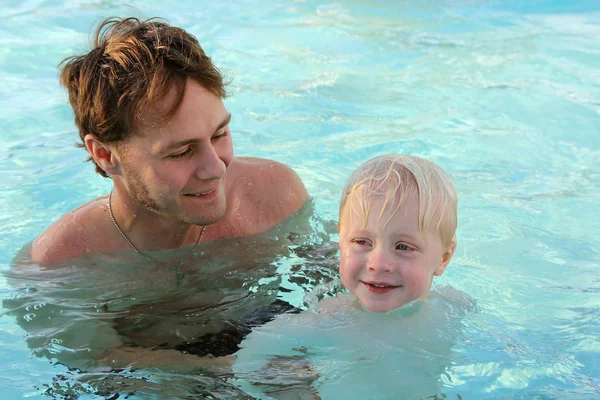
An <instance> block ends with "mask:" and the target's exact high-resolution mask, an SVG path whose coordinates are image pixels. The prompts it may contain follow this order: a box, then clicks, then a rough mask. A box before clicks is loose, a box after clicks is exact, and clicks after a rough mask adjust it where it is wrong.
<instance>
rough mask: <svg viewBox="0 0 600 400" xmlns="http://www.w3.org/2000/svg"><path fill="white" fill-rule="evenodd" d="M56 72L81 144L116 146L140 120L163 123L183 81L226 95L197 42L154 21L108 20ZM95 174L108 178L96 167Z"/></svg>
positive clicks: (175, 105)
mask: <svg viewBox="0 0 600 400" xmlns="http://www.w3.org/2000/svg"><path fill="white" fill-rule="evenodd" d="M59 67H60V69H61V72H60V83H61V84H62V85H63V86H64V87H66V88H67V90H68V92H69V101H70V103H71V106H72V107H73V112H74V113H75V124H76V125H77V128H78V129H79V136H80V137H81V140H82V142H83V140H84V138H85V136H86V135H87V134H93V135H96V136H97V137H98V138H99V139H100V140H101V141H102V142H104V143H117V142H120V141H122V140H124V139H126V138H127V137H129V136H130V135H132V134H134V133H135V132H136V129H140V128H141V122H142V119H143V118H146V119H148V118H152V122H151V123H152V124H156V123H164V122H165V121H166V120H168V119H169V118H170V117H172V116H173V115H174V114H175V113H176V112H177V110H178V109H179V106H180V105H181V102H182V100H183V96H184V93H185V87H186V81H187V79H188V78H190V79H193V80H195V81H196V82H197V83H199V84H200V85H201V86H202V87H204V88H205V89H206V90H208V91H209V92H211V93H213V94H214V95H216V96H219V97H221V98H224V97H226V95H227V92H226V90H225V86H226V83H225V82H224V80H223V76H222V75H221V72H220V71H219V70H218V69H217V67H215V65H214V64H213V63H212V61H211V59H210V57H208V56H207V55H206V53H205V52H204V50H203V49H202V47H201V46H200V44H199V43H198V40H197V39H196V38H195V37H194V36H193V35H191V34H189V33H187V32H186V31H185V30H183V29H181V28H177V27H174V26H171V25H170V24H169V23H167V22H166V21H164V20H161V19H158V18H151V19H147V20H139V19H137V18H124V19H122V18H108V19H106V20H104V21H102V22H101V23H100V25H99V26H98V28H97V30H96V32H95V35H94V39H93V44H92V50H91V51H90V52H88V53H86V54H83V55H79V56H72V57H68V58H66V59H64V60H63V61H62V62H61V63H60V65H59ZM171 90H174V91H175V99H174V101H172V102H171V104H170V107H168V109H167V110H162V109H161V110H160V111H159V110H158V109H157V108H156V105H157V102H159V101H161V100H164V99H165V98H166V96H167V93H169V92H170V91H171ZM80 146H81V147H84V144H83V143H81V144H80ZM88 160H91V161H93V159H92V158H91V157H90V158H89V159H88ZM96 172H98V173H99V174H100V175H102V176H104V177H107V176H108V175H107V174H106V172H104V171H103V170H102V169H101V168H100V167H99V166H98V165H97V164H96Z"/></svg>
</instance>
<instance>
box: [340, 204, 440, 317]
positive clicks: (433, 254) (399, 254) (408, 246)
mask: <svg viewBox="0 0 600 400" xmlns="http://www.w3.org/2000/svg"><path fill="white" fill-rule="evenodd" d="M384 200H385V198H384V196H380V197H379V198H377V199H376V200H375V202H374V203H373V205H372V207H371V209H370V212H369V215H368V217H367V223H366V225H365V226H364V228H363V217H361V216H359V215H356V214H354V215H352V213H353V211H352V207H351V205H350V204H349V203H348V204H346V205H345V206H344V209H343V211H342V216H341V219H340V252H341V259H340V276H341V279H342V283H343V284H344V286H345V287H346V289H348V290H349V291H350V292H351V293H353V294H354V295H355V296H356V297H357V298H358V299H359V300H360V302H361V303H362V304H363V305H364V306H365V308H367V309H368V310H370V311H374V312H387V311H391V310H393V309H396V308H398V307H401V306H403V305H405V304H407V303H409V302H411V301H414V300H421V299H426V298H427V296H428V294H429V290H430V287H431V282H432V281H433V276H434V275H441V273H442V272H443V271H444V268H445V266H446V264H447V262H448V261H449V260H450V259H449V258H447V259H445V258H444V254H445V253H446V255H447V254H448V253H447V252H446V249H445V248H444V247H443V245H442V241H441V238H440V236H439V234H434V232H428V235H427V238H428V240H427V243H425V240H424V239H423V237H422V235H421V232H420V230H419V203H418V198H417V196H416V195H415V196H412V197H411V198H409V199H408V201H407V202H406V203H405V204H403V205H402V207H400V208H399V209H398V210H397V211H396V212H395V214H393V215H392V213H393V212H394V211H395V207H393V206H392V207H390V206H389V205H388V208H387V209H386V210H385V211H384V212H383V214H382V215H381V218H378V217H379V216H380V214H381V211H382V207H383V204H384ZM351 201H352V199H351V198H350V199H348V202H351ZM390 217H391V219H389V218H390ZM388 219H389V222H388V223H387V225H386V221H388ZM449 255H450V257H451V256H452V253H450V254H449ZM444 261H446V262H445V263H444Z"/></svg>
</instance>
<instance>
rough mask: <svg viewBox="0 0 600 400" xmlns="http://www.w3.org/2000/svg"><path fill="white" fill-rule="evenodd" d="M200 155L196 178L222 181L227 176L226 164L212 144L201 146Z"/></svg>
mask: <svg viewBox="0 0 600 400" xmlns="http://www.w3.org/2000/svg"><path fill="white" fill-rule="evenodd" d="M198 153H199V154H198V161H197V163H198V165H197V167H196V177H197V178H198V179H202V180H206V179H220V178H223V177H224V176H225V171H226V169H227V168H226V166H225V162H223V160H221V157H219V153H218V152H217V151H216V149H215V148H214V147H213V146H212V143H208V144H205V145H203V146H200V147H199V149H198Z"/></svg>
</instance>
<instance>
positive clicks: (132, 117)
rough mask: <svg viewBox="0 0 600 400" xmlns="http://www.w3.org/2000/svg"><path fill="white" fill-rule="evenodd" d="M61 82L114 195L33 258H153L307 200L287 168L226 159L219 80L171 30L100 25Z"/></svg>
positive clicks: (186, 39) (262, 227)
mask: <svg viewBox="0 0 600 400" xmlns="http://www.w3.org/2000/svg"><path fill="white" fill-rule="evenodd" d="M60 80H61V83H62V84H63V85H64V86H65V87H66V88H67V90H68V92H69V100H70V103H71V106H72V107H73V111H74V114H75V123H76V125H77V127H78V129H79V135H80V137H81V140H82V147H85V148H86V149H87V151H88V152H89V153H90V160H91V161H93V162H94V163H95V165H96V171H97V172H98V173H99V174H100V175H102V176H104V177H111V178H112V179H113V189H112V192H111V194H110V195H108V196H106V197H101V198H98V199H96V200H93V201H90V202H88V203H86V204H84V205H82V206H81V207H79V208H77V209H76V210H74V211H71V212H70V213H68V214H66V215H65V216H63V217H62V218H61V219H59V220H58V221H57V222H56V223H54V224H53V225H52V226H50V227H49V228H48V229H47V230H46V231H45V232H44V233H43V234H42V235H41V236H40V237H38V238H37V239H36V240H35V241H34V243H33V245H32V250H31V254H32V259H33V261H34V262H37V263H54V262H58V261H61V260H65V259H69V258H74V257H79V256H83V255H86V254H88V253H105V252H114V251H121V250H131V251H134V252H136V253H139V255H140V256H145V257H147V258H150V259H153V258H152V257H150V256H149V255H148V254H146V253H147V252H148V251H152V250H165V249H174V248H180V247H183V246H187V245H197V244H198V243H199V242H200V241H213V240H217V239H221V238H227V237H240V236H249V235H254V234H258V233H261V232H264V231H266V230H268V229H269V228H271V227H273V226H275V225H277V224H279V223H280V222H282V221H283V220H284V219H286V218H287V217H289V216H290V215H291V214H293V213H294V212H296V211H297V210H298V209H299V208H300V207H301V206H302V205H303V204H304V203H305V201H306V200H307V198H308V195H307V192H306V190H305V188H304V186H303V184H302V182H301V180H300V179H299V177H298V176H297V175H296V174H295V173H294V172H293V171H292V170H291V169H289V168H288V167H286V166H284V165H282V164H279V163H277V162H274V161H270V160H265V159H258V158H241V157H234V155H233V148H232V141H231V134H230V130H229V123H230V120H231V117H232V116H231V114H229V113H228V112H227V110H226V109H225V107H224V105H223V102H222V99H223V98H224V97H225V95H226V92H225V87H224V82H223V78H222V76H221V74H220V72H219V71H218V69H217V68H216V67H215V66H214V65H213V64H212V62H211V60H210V58H209V57H208V56H207V55H206V54H205V53H204V51H203V50H202V48H201V47H200V45H199V44H198V42H197V40H196V39H195V38H194V37H193V36H191V35H189V34H188V33H186V32H185V31H184V30H182V29H180V28H176V27H173V26H170V25H168V24H166V23H163V22H158V21H156V20H147V21H140V20H138V19H136V18H127V19H123V20H120V19H109V20H106V21H105V22H103V23H102V24H101V26H100V27H99V29H98V30H97V32H96V36H95V39H94V48H93V49H92V50H91V51H90V52H89V53H87V54H84V55H81V56H76V57H71V58H68V59H66V60H65V61H64V62H63V66H62V72H61V76H60Z"/></svg>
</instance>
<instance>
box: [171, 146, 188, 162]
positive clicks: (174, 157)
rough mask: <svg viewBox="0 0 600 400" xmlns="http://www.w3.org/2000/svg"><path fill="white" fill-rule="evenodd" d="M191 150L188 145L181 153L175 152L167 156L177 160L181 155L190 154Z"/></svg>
mask: <svg viewBox="0 0 600 400" xmlns="http://www.w3.org/2000/svg"><path fill="white" fill-rule="evenodd" d="M191 151H192V149H191V148H189V147H188V148H187V150H185V151H182V152H181V153H175V154H171V155H169V158H170V159H171V160H178V159H180V158H183V157H185V156H187V155H188V154H190V153H191Z"/></svg>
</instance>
